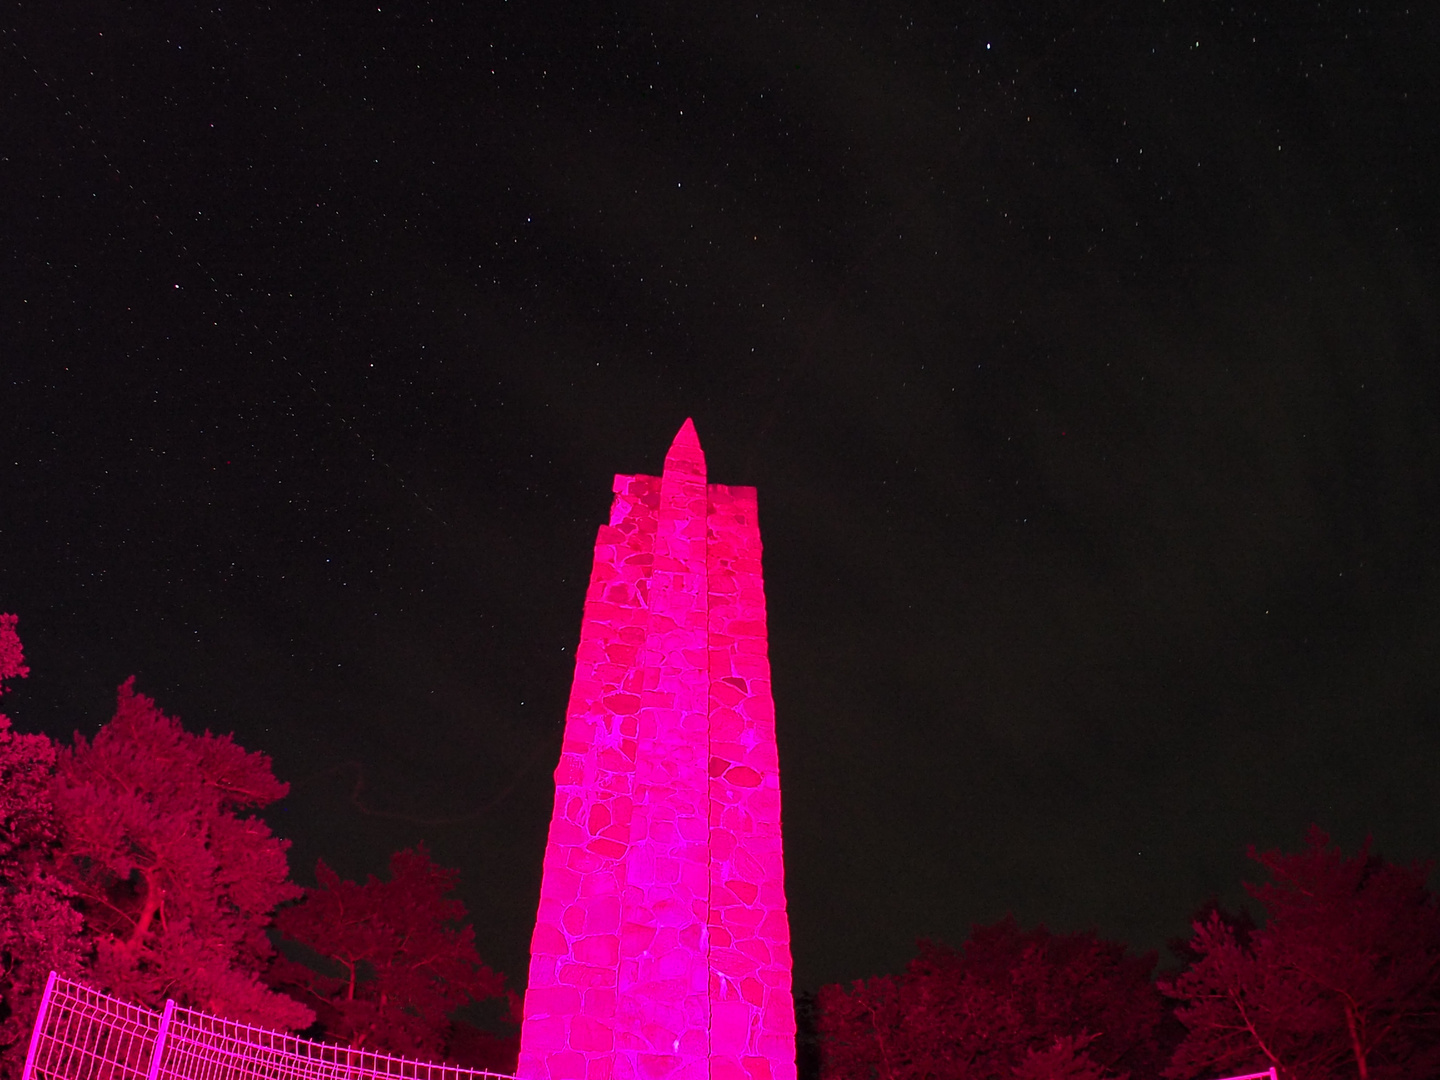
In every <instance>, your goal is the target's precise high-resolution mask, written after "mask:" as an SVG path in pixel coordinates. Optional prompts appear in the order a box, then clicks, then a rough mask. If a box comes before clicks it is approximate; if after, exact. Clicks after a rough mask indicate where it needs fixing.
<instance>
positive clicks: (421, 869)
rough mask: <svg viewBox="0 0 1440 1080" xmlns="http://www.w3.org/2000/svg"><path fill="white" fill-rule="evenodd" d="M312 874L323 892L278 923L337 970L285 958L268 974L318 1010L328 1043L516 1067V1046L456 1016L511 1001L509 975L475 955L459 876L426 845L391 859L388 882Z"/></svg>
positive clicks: (321, 866) (285, 911)
mask: <svg viewBox="0 0 1440 1080" xmlns="http://www.w3.org/2000/svg"><path fill="white" fill-rule="evenodd" d="M315 877H316V880H317V881H318V883H319V884H318V885H317V887H316V888H313V889H307V890H305V899H304V900H303V901H301V902H300V903H299V904H296V905H293V906H290V907H286V908H282V909H281V911H280V912H279V914H278V915H277V916H276V919H275V925H276V927H277V929H279V930H280V932H281V933H282V934H284V935H285V936H286V937H287V938H289V939H290V940H292V941H294V942H297V943H299V944H300V945H303V946H305V948H307V949H309V950H310V951H311V952H312V953H314V954H316V955H317V956H318V957H319V958H321V959H322V960H323V961H326V962H328V964H329V965H330V967H331V969H332V972H333V974H328V975H327V974H324V973H322V972H319V971H316V970H314V969H313V968H310V967H308V966H306V965H304V964H300V963H297V962H295V961H293V960H289V959H286V958H284V957H279V958H277V959H276V961H275V962H274V964H273V965H272V967H271V972H270V974H269V976H268V978H269V980H270V982H271V984H272V985H274V986H276V987H279V988H281V989H284V990H286V991H287V992H289V993H292V994H294V995H296V996H297V997H299V998H300V999H301V1000H303V1001H305V1002H307V1003H308V1004H310V1005H311V1006H313V1007H314V1009H315V1011H316V1015H317V1018H318V1019H319V1022H320V1024H321V1026H322V1027H323V1029H324V1035H325V1037H326V1038H327V1039H332V1040H335V1041H338V1042H343V1043H345V1044H347V1045H349V1046H351V1047H353V1048H356V1049H362V1048H364V1049H372V1050H380V1051H383V1052H385V1053H391V1054H402V1055H408V1056H418V1057H430V1058H441V1057H446V1058H449V1059H451V1060H459V1062H460V1063H461V1064H464V1065H468V1066H475V1067H482V1068H495V1069H499V1070H500V1071H507V1070H509V1069H512V1068H513V1067H514V1063H515V1060H514V1058H515V1051H514V1046H513V1044H510V1045H507V1044H506V1043H505V1041H504V1040H502V1039H499V1038H494V1037H492V1038H489V1039H487V1038H485V1033H483V1032H479V1031H473V1030H467V1029H468V1025H463V1024H458V1023H456V1022H453V1021H452V1020H451V1018H450V1017H451V1014H452V1013H454V1012H455V1011H456V1010H457V1009H459V1008H461V1007H462V1006H464V1005H466V1004H468V1003H470V1002H472V1001H484V1000H486V999H489V998H494V997H502V996H505V980H504V977H503V976H501V975H498V974H496V973H495V972H493V971H491V970H490V968H488V967H486V966H485V965H484V964H483V963H481V961H480V957H479V955H478V954H477V953H476V951H475V931H474V929H473V928H472V927H471V926H470V925H469V924H468V923H467V922H466V921H465V920H466V913H465V905H464V903H462V902H461V901H460V900H457V899H455V898H453V897H451V896H450V895H449V894H450V893H452V892H453V891H454V889H455V885H456V882H457V880H458V878H459V874H458V872H457V871H455V870H448V869H446V868H444V867H441V866H436V865H435V864H434V863H433V862H431V860H430V855H429V853H428V852H427V851H426V850H425V848H424V847H423V846H421V847H418V848H415V849H412V850H408V851H399V852H396V853H395V854H394V855H392V856H391V857H390V877H389V879H388V880H381V879H379V878H377V877H374V876H373V875H372V876H371V877H370V879H369V880H368V881H367V882H366V883H365V884H364V885H357V884H356V883H355V882H353V881H344V880H342V879H341V878H340V876H339V875H338V874H336V873H335V871H333V870H331V869H330V868H329V867H328V866H326V865H325V863H323V862H320V863H317V864H316V867H315ZM515 1005H518V1002H512V1012H513V1011H514V1007H515ZM460 1059H463V1060H460Z"/></svg>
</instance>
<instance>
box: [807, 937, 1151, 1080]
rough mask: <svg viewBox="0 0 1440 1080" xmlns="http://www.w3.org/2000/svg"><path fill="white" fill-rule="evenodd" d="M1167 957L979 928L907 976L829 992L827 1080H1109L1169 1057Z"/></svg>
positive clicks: (929, 949)
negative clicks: (1164, 1047)
mask: <svg viewBox="0 0 1440 1080" xmlns="http://www.w3.org/2000/svg"><path fill="white" fill-rule="evenodd" d="M1154 962H1155V958H1154V957H1153V956H1148V957H1144V958H1139V959H1136V958H1131V957H1127V956H1126V955H1125V949H1124V946H1122V945H1119V944H1116V943H1113V942H1107V941H1102V940H1101V939H1099V938H1098V937H1097V936H1096V935H1094V934H1093V933H1085V934H1069V935H1057V934H1051V933H1050V932H1049V931H1047V930H1046V929H1044V928H1043V927H1040V928H1038V929H1035V930H1030V931H1022V930H1021V929H1020V928H1019V926H1018V925H1016V923H1015V921H1014V920H1013V919H1009V918H1007V919H1004V920H1002V921H1001V922H999V923H996V924H994V925H993V926H986V927H976V928H975V930H974V931H973V932H972V933H971V936H970V939H969V940H968V941H967V942H966V943H965V945H964V946H963V947H962V948H960V949H958V950H957V949H949V948H946V947H944V946H941V945H935V944H931V943H929V942H921V945H920V954H919V956H917V957H916V958H915V959H914V960H912V961H911V962H910V964H909V966H908V967H907V969H906V971H905V972H904V974H902V975H899V976H891V975H885V976H879V977H877V978H872V979H867V980H865V981H863V982H857V983H855V984H854V985H853V986H852V987H851V988H850V989H849V990H846V989H844V988H843V987H840V986H827V987H824V988H822V989H821V991H820V994H819V997H818V1012H819V1018H818V1028H819V1033H820V1040H821V1043H820V1046H821V1062H822V1064H821V1076H822V1078H823V1080H936V1078H941V1080H945V1078H960V1077H964V1078H967V1080H968V1078H974V1080H991V1078H993V1080H1002V1078H1003V1080H1012V1077H1014V1076H1016V1075H1019V1076H1022V1077H1027V1078H1029V1077H1036V1078H1038V1077H1040V1076H1042V1075H1043V1076H1047V1077H1055V1078H1059V1077H1073V1078H1075V1080H1100V1078H1101V1077H1119V1076H1123V1075H1125V1074H1126V1073H1127V1072H1131V1071H1133V1072H1134V1073H1135V1074H1136V1075H1145V1074H1147V1073H1151V1072H1153V1071H1154V1070H1155V1069H1156V1068H1157V1067H1158V1064H1159V1063H1160V1061H1161V1060H1163V1057H1162V1054H1161V1047H1160V1043H1159V1032H1160V1026H1161V1022H1162V1019H1163V1013H1164V1010H1163V1006H1162V1002H1161V999H1160V997H1159V995H1158V994H1157V993H1156V991H1155V988H1154V986H1153V985H1152V984H1151V982H1150V972H1151V970H1152V968H1153V966H1154Z"/></svg>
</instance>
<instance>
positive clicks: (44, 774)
mask: <svg viewBox="0 0 1440 1080" xmlns="http://www.w3.org/2000/svg"><path fill="white" fill-rule="evenodd" d="M15 623H16V618H15V616H14V615H0V694H3V693H4V692H5V689H6V687H5V685H4V683H5V680H7V679H13V678H17V677H18V678H24V677H25V676H26V675H27V674H29V668H27V667H26V666H25V665H24V663H23V660H24V656H23V653H22V650H21V645H20V638H19V636H18V635H17V634H16V632H15ZM54 764H55V747H54V745H53V744H52V743H51V742H50V740H49V739H47V738H45V736H43V735H21V734H18V733H17V732H15V731H14V730H13V729H12V728H11V726H10V718H9V717H7V716H5V715H3V714H0V1017H3V1019H0V1075H3V1076H6V1077H14V1076H18V1075H19V1073H20V1068H21V1066H22V1065H23V1064H24V1055H25V1047H26V1045H27V1038H28V1036H29V1034H30V1024H31V1021H32V1020H33V1018H34V1016H35V1010H36V1009H37V1008H38V1007H39V1003H40V995H41V993H42V992H43V991H44V989H45V979H46V977H47V975H48V974H49V972H50V971H51V970H52V969H53V970H56V971H60V972H62V973H63V974H66V975H74V974H76V973H77V972H78V971H79V970H80V965H81V962H82V959H83V956H84V948H83V945H82V943H81V939H80V930H81V918H80V915H79V913H78V912H77V911H75V909H74V908H73V907H71V905H70V903H69V893H68V890H67V889H66V888H65V886H64V884H63V883H61V882H60V881H59V880H57V879H56V877H55V876H54V874H53V873H52V872H51V870H50V865H49V853H50V845H51V843H52V842H53V840H54V838H55V823H54V813H53V808H52V806H51V803H50V793H49V786H50V772H51V769H52V768H53V767H54Z"/></svg>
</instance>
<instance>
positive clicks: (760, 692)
mask: <svg viewBox="0 0 1440 1080" xmlns="http://www.w3.org/2000/svg"><path fill="white" fill-rule="evenodd" d="M614 490H615V501H614V504H613V506H612V509H611V512H610V524H609V525H605V526H602V527H601V529H600V533H599V537H598V538H597V540H596V542H595V564H594V568H593V570H592V571H591V575H590V588H589V592H588V593H587V594H586V598H585V615H584V619H583V621H582V622H581V626H580V647H579V649H578V651H577V653H576V663H575V683H574V686H573V688H572V690H571V694H570V705H569V711H568V714H567V717H566V722H565V743H564V747H563V748H562V750H561V755H560V766H559V768H557V769H556V770H555V811H554V816H553V818H552V819H551V822H550V837H549V841H548V843H547V844H546V848H545V869H544V878H543V880H542V884H541V886H540V909H539V913H538V915H537V917H536V920H535V936H534V938H533V940H532V942H531V946H530V980H529V988H528V989H527V991H526V994H525V1018H524V1026H523V1027H522V1029H521V1035H520V1062H519V1067H518V1070H517V1073H518V1075H519V1077H520V1080H662V1078H664V1080H670V1078H673V1080H794V1077H795V1007H794V1000H793V998H792V997H791V990H790V925H789V922H788V920H787V918H786V914H785V880H784V877H785V871H784V861H783V858H782V852H781V842H780V774H779V768H778V761H777V758H776V752H775V707H774V703H773V701H772V699H771V696H770V662H769V660H768V658H767V654H766V631H765V591H764V582H763V580H762V577H761V572H760V529H759V526H758V524H757V521H756V504H755V489H754V488H747V487H726V486H724V485H721V484H707V483H706V480H705V456H704V453H703V452H702V451H701V449H700V442H699V440H698V439H697V438H696V436H695V428H694V425H693V424H691V422H690V421H689V420H687V421H685V425H684V426H683V427H682V428H681V429H680V432H679V434H678V435H676V436H675V442H674V444H673V445H672V446H671V447H670V452H669V453H668V454H667V455H666V457H665V471H664V475H663V476H658V477H657V476H623V475H622V476H617V477H616V478H615V488H614Z"/></svg>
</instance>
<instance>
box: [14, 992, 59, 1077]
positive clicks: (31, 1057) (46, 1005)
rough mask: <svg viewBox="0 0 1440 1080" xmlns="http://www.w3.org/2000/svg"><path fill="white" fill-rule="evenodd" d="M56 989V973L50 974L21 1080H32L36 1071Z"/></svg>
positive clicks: (37, 1013) (31, 1034)
mask: <svg viewBox="0 0 1440 1080" xmlns="http://www.w3.org/2000/svg"><path fill="white" fill-rule="evenodd" d="M54 989H55V972H54V971H51V972H50V978H48V979H46V980H45V993H43V994H41V995H40V1009H39V1011H37V1012H36V1013H35V1030H34V1031H32V1032H31V1033H30V1049H28V1050H26V1051H25V1068H24V1070H23V1071H22V1072H21V1073H20V1080H30V1074H31V1073H33V1072H34V1071H35V1048H36V1047H38V1046H39V1045H40V1032H42V1031H44V1030H45V1014H46V1013H47V1012H49V1011H50V994H51V993H52V992H53V991H54Z"/></svg>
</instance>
